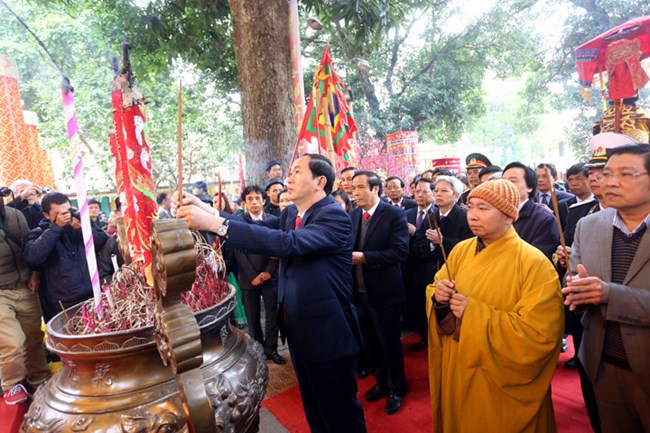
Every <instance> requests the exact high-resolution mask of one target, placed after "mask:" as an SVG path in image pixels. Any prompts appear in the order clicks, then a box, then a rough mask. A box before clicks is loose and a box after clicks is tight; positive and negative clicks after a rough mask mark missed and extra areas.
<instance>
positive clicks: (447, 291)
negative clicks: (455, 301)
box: [433, 280, 456, 304]
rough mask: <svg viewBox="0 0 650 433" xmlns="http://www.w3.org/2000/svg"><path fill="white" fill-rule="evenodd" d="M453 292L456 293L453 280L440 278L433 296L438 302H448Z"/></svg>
mask: <svg viewBox="0 0 650 433" xmlns="http://www.w3.org/2000/svg"><path fill="white" fill-rule="evenodd" d="M454 293H456V284H455V283H454V282H453V281H449V280H440V282H439V283H438V285H437V286H436V290H435V291H434V293H433V297H434V299H435V301H436V302H437V303H438V304H449V301H451V297H452V296H453V294H454Z"/></svg>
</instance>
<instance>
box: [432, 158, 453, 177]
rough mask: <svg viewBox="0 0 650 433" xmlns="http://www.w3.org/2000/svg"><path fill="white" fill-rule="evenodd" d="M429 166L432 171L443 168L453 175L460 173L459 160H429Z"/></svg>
mask: <svg viewBox="0 0 650 433" xmlns="http://www.w3.org/2000/svg"><path fill="white" fill-rule="evenodd" d="M431 166H432V167H433V169H434V170H436V169H439V168H444V169H446V170H449V171H451V172H454V173H460V158H456V157H451V158H434V159H432V160H431Z"/></svg>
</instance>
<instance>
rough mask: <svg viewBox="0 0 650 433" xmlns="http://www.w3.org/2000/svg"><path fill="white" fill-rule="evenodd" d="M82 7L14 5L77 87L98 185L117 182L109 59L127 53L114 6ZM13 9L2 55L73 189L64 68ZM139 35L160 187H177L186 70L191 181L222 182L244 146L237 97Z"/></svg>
mask: <svg viewBox="0 0 650 433" xmlns="http://www.w3.org/2000/svg"><path fill="white" fill-rule="evenodd" d="M74 5H75V8H71V7H68V6H65V7H64V6H62V5H61V4H59V3H57V2H42V3H39V4H37V5H34V4H29V3H24V2H15V3H14V4H12V5H11V7H12V9H13V10H14V11H15V12H16V13H17V14H18V15H19V16H20V17H21V18H22V19H23V20H24V21H25V23H26V24H27V25H28V26H29V27H30V28H31V29H32V31H34V32H35V33H36V35H37V37H38V38H39V39H41V40H42V42H43V43H44V45H45V46H46V47H47V48H48V50H49V51H50V52H51V54H52V56H53V57H54V59H55V61H56V63H57V64H58V65H59V67H60V68H61V69H62V70H63V72H64V73H65V74H66V75H67V76H68V77H69V78H70V80H71V82H72V84H73V86H74V87H75V106H76V111H77V119H78V122H79V131H80V133H81V135H82V137H83V138H84V139H85V141H86V142H87V146H85V149H84V153H85V156H84V159H86V160H87V161H86V170H87V175H86V177H87V187H88V188H89V190H90V191H91V192H93V191H94V190H97V189H103V188H114V175H113V173H114V163H113V161H112V157H111V155H110V149H109V147H108V130H109V127H110V125H111V124H112V107H111V97H110V93H111V81H112V79H113V71H112V70H111V67H110V60H111V58H112V57H113V56H115V55H120V53H121V49H120V47H119V44H118V43H117V42H112V41H113V40H114V41H118V40H119V39H120V38H121V35H123V33H120V31H119V29H120V28H121V26H120V25H119V23H118V22H117V21H116V17H117V16H118V15H113V16H111V14H110V10H109V9H108V6H107V9H105V10H101V9H99V10H90V9H85V7H82V6H80V4H76V3H75V4H74ZM107 5H108V2H107ZM130 5H131V3H122V4H116V5H115V9H116V12H117V11H120V13H121V12H124V11H125V10H127V8H130V7H132V6H130ZM152 5H153V4H152ZM152 5H150V6H152ZM0 7H2V6H0ZM98 8H99V6H98ZM4 12H5V11H4V10H3V13H2V14H0V52H1V53H3V54H7V55H9V56H10V57H13V58H14V59H16V61H17V64H18V69H19V75H20V86H21V94H22V99H23V101H24V108H25V109H26V110H31V111H35V112H36V113H37V114H38V116H39V119H40V122H41V126H40V129H39V134H40V141H41V146H42V147H44V148H47V149H50V152H55V153H59V154H60V155H61V158H62V160H63V161H64V162H65V169H64V170H63V171H62V172H57V173H55V176H56V177H57V179H59V180H64V179H65V180H67V181H68V182H67V183H66V184H65V185H64V189H68V188H71V183H70V179H71V178H72V172H71V159H70V155H68V140H67V132H66V128H65V124H64V119H63V108H62V102H61V94H60V81H61V80H60V75H59V73H58V71H57V68H56V67H55V66H54V65H53V64H52V62H51V61H50V59H49V58H48V56H47V55H46V54H45V53H44V51H43V50H42V49H41V47H39V45H38V44H37V43H36V41H35V39H34V38H33V37H32V36H31V35H29V33H28V32H27V31H26V29H25V28H24V26H22V25H21V24H20V23H19V22H18V21H17V20H16V19H15V18H14V17H13V16H12V15H11V14H9V13H4ZM109 18H111V19H112V20H113V21H110V20H109ZM109 22H110V23H111V24H110V25H109V24H108V23H109ZM110 26H114V27H113V28H112V29H111V27H110ZM109 30H110V31H109ZM107 34H108V36H109V37H106V35H107ZM145 34H146V33H145ZM130 42H131V43H132V44H133V45H134V47H135V48H133V50H132V56H131V59H132V64H133V70H134V72H135V74H136V77H137V82H138V85H139V87H140V89H141V91H142V94H143V95H144V96H145V98H146V100H147V116H148V122H147V131H148V135H147V140H148V143H149V145H150V147H151V149H152V160H153V168H154V176H155V179H154V180H155V181H156V183H157V185H159V186H162V185H166V186H172V187H173V186H174V185H175V183H176V167H177V162H176V161H177V156H176V154H177V153H176V146H177V138H176V137H177V121H176V119H177V97H178V81H179V78H181V77H182V78H183V80H184V83H185V84H184V99H183V106H184V112H183V131H184V137H185V138H184V147H183V149H184V151H183V154H184V164H185V167H184V168H185V170H184V179H185V181H187V182H192V181H195V180H199V179H204V180H208V181H215V180H216V176H217V166H218V165H219V164H229V165H232V166H234V165H236V163H235V160H236V157H237V154H238V153H239V152H240V150H241V143H242V142H243V138H242V132H241V127H240V126H239V125H240V122H239V117H240V113H239V105H238V103H237V102H236V101H234V102H233V101H232V97H231V98H227V97H225V96H224V95H223V93H222V92H221V91H220V90H219V89H218V87H217V85H216V84H215V82H214V81H213V79H212V78H210V77H211V76H212V75H211V73H210V72H203V71H202V70H199V69H197V68H196V67H194V66H192V65H187V64H184V63H183V62H182V61H181V60H175V61H173V62H172V60H168V58H167V57H166V56H165V57H164V61H163V56H162V55H161V54H160V53H159V52H155V51H154V52H148V51H142V49H140V50H139V49H138V48H137V47H142V46H143V45H142V44H140V43H138V41H136V40H132V41H130ZM149 62H151V63H149ZM149 66H151V67H149ZM93 163H94V164H96V165H97V168H98V169H99V170H100V172H101V174H100V173H97V172H89V171H93ZM88 179H89V180H88ZM62 185H63V184H62Z"/></svg>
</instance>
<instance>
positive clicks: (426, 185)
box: [402, 177, 435, 351]
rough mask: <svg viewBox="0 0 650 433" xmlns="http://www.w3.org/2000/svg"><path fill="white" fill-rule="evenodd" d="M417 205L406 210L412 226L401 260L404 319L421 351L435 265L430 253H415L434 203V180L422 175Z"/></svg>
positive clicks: (417, 187)
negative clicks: (417, 237)
mask: <svg viewBox="0 0 650 433" xmlns="http://www.w3.org/2000/svg"><path fill="white" fill-rule="evenodd" d="M413 192H414V193H415V201H416V203H417V207H414V208H412V209H408V210H407V211H406V222H407V223H408V229H409V255H408V258H407V259H406V261H405V262H404V263H402V276H403V279H404V288H405V289H406V303H405V304H404V313H403V315H402V320H403V321H404V323H406V325H407V326H409V327H410V328H411V329H413V331H415V332H416V333H417V334H418V335H419V336H420V340H419V341H417V342H415V343H413V344H411V345H410V346H409V350H413V351H420V350H424V349H426V347H427V328H428V326H429V325H428V323H427V315H426V308H425V301H426V299H425V290H426V286H427V284H429V283H430V282H431V281H433V275H434V274H435V268H434V266H433V261H432V260H429V258H428V257H424V258H423V257H418V256H417V255H416V254H415V250H414V245H415V242H414V240H415V233H416V231H417V229H419V228H420V227H421V226H422V225H423V224H426V222H427V218H426V215H427V213H428V212H429V210H430V209H431V207H432V206H433V201H434V197H433V182H432V181H431V180H429V179H426V178H423V177H422V178H420V179H418V180H417V181H416V182H415V186H414V188H413Z"/></svg>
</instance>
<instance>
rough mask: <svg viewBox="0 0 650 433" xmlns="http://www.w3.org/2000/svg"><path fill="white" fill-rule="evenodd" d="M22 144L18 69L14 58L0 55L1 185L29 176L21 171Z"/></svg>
mask: <svg viewBox="0 0 650 433" xmlns="http://www.w3.org/2000/svg"><path fill="white" fill-rule="evenodd" d="M25 143H26V138H25V120H24V119H23V109H22V104H21V102H20V89H19V85H18V67H17V66H16V61H15V60H14V59H12V58H11V57H8V56H5V55H3V54H0V155H2V157H1V158H0V183H2V184H3V185H4V186H8V185H9V184H11V183H12V182H14V181H15V180H16V179H21V178H23V177H24V176H25V175H26V174H28V173H26V172H25V170H24V169H23V167H24V164H25V162H26V156H27V155H26V152H25V151H26V146H25ZM28 180H29V179H28Z"/></svg>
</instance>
